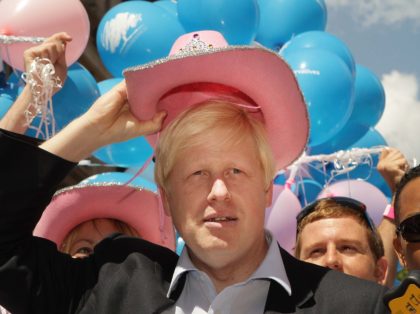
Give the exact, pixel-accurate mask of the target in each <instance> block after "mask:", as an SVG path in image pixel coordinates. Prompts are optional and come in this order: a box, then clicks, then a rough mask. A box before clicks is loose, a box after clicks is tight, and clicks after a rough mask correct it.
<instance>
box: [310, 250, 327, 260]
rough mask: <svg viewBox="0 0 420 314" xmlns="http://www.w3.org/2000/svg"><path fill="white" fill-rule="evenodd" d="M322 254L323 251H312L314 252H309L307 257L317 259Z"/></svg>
mask: <svg viewBox="0 0 420 314" xmlns="http://www.w3.org/2000/svg"><path fill="white" fill-rule="evenodd" d="M323 254H324V250H322V249H314V250H312V251H310V253H309V257H310V258H318V257H320V256H322V255H323Z"/></svg>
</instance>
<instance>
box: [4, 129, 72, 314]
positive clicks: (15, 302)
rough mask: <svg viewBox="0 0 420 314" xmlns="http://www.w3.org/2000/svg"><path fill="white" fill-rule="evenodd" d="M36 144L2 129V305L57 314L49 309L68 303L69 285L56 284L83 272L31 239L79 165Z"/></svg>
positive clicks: (13, 309) (46, 244)
mask: <svg viewBox="0 0 420 314" xmlns="http://www.w3.org/2000/svg"><path fill="white" fill-rule="evenodd" d="M37 144H38V143H37V142H34V141H33V140H31V139H30V138H28V137H26V136H22V135H19V134H15V133H12V132H8V131H4V130H1V129H0V304H2V305H3V306H4V307H6V308H7V309H8V310H9V311H11V312H12V313H14V314H18V313H42V311H44V313H53V312H54V310H53V308H50V307H55V304H58V303H59V302H64V303H66V300H67V299H68V298H67V297H66V295H65V294H66V288H65V287H63V286H62V285H65V284H66V282H65V280H64V282H59V281H60V280H57V279H62V278H66V277H68V275H69V274H68V273H66V272H73V271H75V269H74V267H76V268H77V267H79V266H77V265H78V264H77V263H76V264H75V266H73V264H74V263H72V261H71V258H69V257H68V256H65V255H64V254H60V253H59V252H57V249H56V247H55V244H54V243H52V242H50V241H48V240H45V239H40V238H36V237H33V236H32V230H33V229H34V227H35V225H36V223H37V222H38V220H39V218H40V217H41V215H42V212H43V210H44V208H45V207H46V205H47V204H48V203H49V201H50V199H51V197H52V195H53V193H54V192H55V189H56V187H57V185H58V184H59V183H60V182H61V180H62V179H63V178H64V177H65V176H66V174H67V173H68V172H69V171H70V170H71V169H72V168H73V167H74V166H75V164H74V163H72V162H69V161H66V160H64V159H62V158H60V157H57V156H55V155H53V154H51V153H49V152H47V151H45V150H42V149H40V148H38V147H37ZM68 264H71V265H72V267H68V266H69V265H68ZM63 269H65V270H66V271H62V270H63ZM60 289H62V290H60ZM55 290H56V291H55ZM60 291H63V293H61V292H60ZM48 296H49V297H51V299H50V301H48ZM34 306H35V307H36V308H34ZM44 306H45V308H44V309H43V308H42V307H44ZM50 310H51V311H50ZM56 313H58V312H56Z"/></svg>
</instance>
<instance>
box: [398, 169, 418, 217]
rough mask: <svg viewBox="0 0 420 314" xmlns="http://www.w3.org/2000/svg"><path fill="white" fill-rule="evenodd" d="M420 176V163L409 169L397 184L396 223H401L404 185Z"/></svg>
mask: <svg viewBox="0 0 420 314" xmlns="http://www.w3.org/2000/svg"><path fill="white" fill-rule="evenodd" d="M419 177H420V165H417V166H416V167H413V168H411V169H409V170H408V171H407V172H406V173H405V174H404V175H403V177H402V178H401V180H400V182H399V183H398V184H397V188H396V190H395V197H394V211H395V223H396V224H397V225H399V224H400V211H401V207H400V198H401V192H402V190H403V189H404V187H405V186H406V185H407V184H408V183H409V182H410V181H412V180H414V179H416V178H419Z"/></svg>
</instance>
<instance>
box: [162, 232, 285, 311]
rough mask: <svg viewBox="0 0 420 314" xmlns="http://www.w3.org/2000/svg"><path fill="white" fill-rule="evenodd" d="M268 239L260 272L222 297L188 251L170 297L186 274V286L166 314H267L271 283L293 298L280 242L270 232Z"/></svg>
mask: <svg viewBox="0 0 420 314" xmlns="http://www.w3.org/2000/svg"><path fill="white" fill-rule="evenodd" d="M266 238H267V242H268V243H269V248H268V251H267V255H266V256H265V258H264V260H263V261H262V263H261V265H260V266H259V267H258V268H257V270H256V271H255V272H254V273H253V274H252V275H251V276H250V277H249V278H248V279H247V280H246V281H244V282H240V283H237V284H234V285H232V286H228V287H226V288H225V289H223V290H222V291H221V292H220V293H219V294H216V289H215V288H214V285H213V283H212V281H211V280H210V278H209V276H207V274H206V273H204V272H202V271H200V270H198V269H197V268H196V267H195V266H194V264H193V263H192V262H191V259H190V257H189V255H188V252H187V250H186V248H184V250H183V251H182V253H181V256H180V258H179V260H178V264H177V266H176V268H175V271H174V274H173V277H172V281H171V285H170V287H169V291H168V297H169V295H170V293H171V292H172V291H173V290H174V289H175V287H176V284H177V282H178V280H179V279H180V277H181V275H182V274H184V273H186V280H185V285H184V288H183V290H182V293H181V295H180V297H179V298H178V300H177V302H176V303H175V305H174V306H173V307H172V308H170V309H168V310H166V311H165V312H164V313H166V314H169V313H171V314H202V313H211V314H256V313H263V312H264V307H265V303H266V299H267V294H268V289H269V287H270V280H269V279H271V280H274V281H276V282H277V283H279V284H280V285H281V286H282V287H283V288H284V289H285V290H286V291H287V293H288V294H289V295H291V293H292V291H291V287H290V283H289V279H288V278H287V274H286V270H285V269H284V264H283V260H282V258H281V255H280V250H279V247H278V244H277V242H276V241H272V238H273V236H272V235H271V233H269V231H266Z"/></svg>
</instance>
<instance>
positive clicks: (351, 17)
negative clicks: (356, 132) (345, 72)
mask: <svg viewBox="0 0 420 314" xmlns="http://www.w3.org/2000/svg"><path fill="white" fill-rule="evenodd" d="M325 2H326V4H327V10H328V20H327V28H326V31H328V32H330V33H332V34H334V35H336V36H337V37H339V38H340V39H341V40H343V41H344V42H345V43H346V44H347V45H348V47H349V48H350V50H351V51H352V53H353V56H354V58H355V61H356V63H358V64H361V65H363V66H365V67H367V68H369V69H370V70H372V71H373V72H374V73H375V74H376V75H377V76H378V77H379V79H380V80H381V82H382V85H383V86H384V89H385V95H386V103H385V111H384V113H383V115H382V118H381V120H380V121H379V123H378V124H377V125H376V129H377V130H378V131H379V132H380V133H381V134H382V135H383V136H384V138H385V139H386V141H387V143H388V145H389V146H394V147H397V148H399V149H400V150H401V151H402V152H403V153H404V154H405V155H406V157H407V158H409V159H410V160H411V159H412V158H417V160H418V161H420V140H419V134H420V92H419V90H420V0H325Z"/></svg>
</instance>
